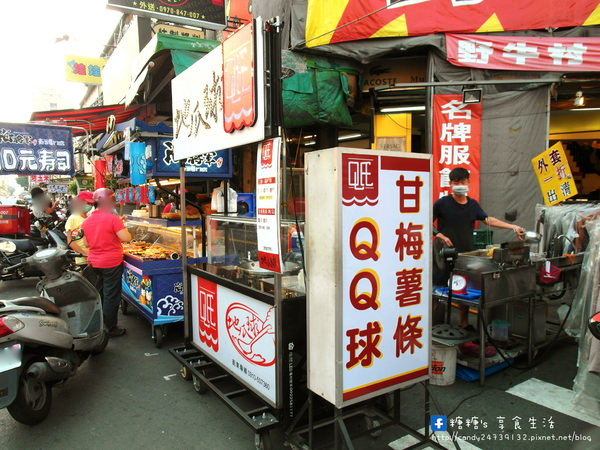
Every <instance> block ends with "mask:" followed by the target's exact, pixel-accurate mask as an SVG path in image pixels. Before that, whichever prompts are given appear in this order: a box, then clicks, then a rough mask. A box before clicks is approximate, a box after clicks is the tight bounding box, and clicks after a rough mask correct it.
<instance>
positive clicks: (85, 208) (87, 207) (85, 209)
mask: <svg viewBox="0 0 600 450" xmlns="http://www.w3.org/2000/svg"><path fill="white" fill-rule="evenodd" d="M83 210H84V211H85V212H86V213H88V212H90V211H91V210H92V205H85V206H84V207H83Z"/></svg>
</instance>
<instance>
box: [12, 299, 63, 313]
mask: <svg viewBox="0 0 600 450" xmlns="http://www.w3.org/2000/svg"><path fill="white" fill-rule="evenodd" d="M11 302H12V303H16V304H18V305H21V306H32V307H34V308H40V309H41V310H42V311H44V312H46V313H48V314H55V315H58V314H60V308H59V307H58V306H56V305H55V304H54V303H52V302H51V301H50V300H48V299H47V298H44V297H21V298H17V299H15V300H11Z"/></svg>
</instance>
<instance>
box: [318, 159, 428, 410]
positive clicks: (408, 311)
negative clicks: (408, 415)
mask: <svg viewBox="0 0 600 450" xmlns="http://www.w3.org/2000/svg"><path fill="white" fill-rule="evenodd" d="M324 152H330V153H329V154H327V153H324ZM430 167H431V164H430V159H429V156H428V155H411V154H406V153H405V154H401V153H398V152H385V151H372V150H346V149H332V150H326V151H323V152H313V153H310V154H308V155H307V174H308V175H307V196H308V200H307V207H308V214H307V231H306V233H307V236H308V238H309V240H308V267H307V272H308V279H309V291H308V303H309V387H310V389H311V390H313V391H314V392H316V393H317V394H319V395H321V396H323V397H324V398H325V399H326V400H328V401H329V402H331V403H333V404H334V405H336V406H337V407H343V406H346V405H349V404H352V403H356V402H359V401H362V400H365V399H367V398H370V397H373V396H376V395H381V394H382V393H384V392H388V391H391V390H394V389H397V388H399V387H401V386H404V385H407V384H413V383H416V382H418V381H421V380H423V379H426V378H428V376H429V359H430V348H429V346H430V339H431V337H430V293H431V271H430V262H431V257H430V255H431V188H430V184H431V169H430ZM328 211H332V213H331V214H329V213H328ZM326 222H330V223H333V226H332V230H331V232H330V231H329V230H327V229H323V227H322V224H323V223H326ZM323 248H328V249H329V250H327V251H326V252H323V250H322V249H323ZM319 249H321V250H320V251H319ZM335 280H339V281H340V282H339V283H334V281H335ZM332 298H334V299H335V302H332ZM332 303H334V306H333V307H332V306H331V304H332ZM324 342H335V343H336V344H335V345H333V346H331V347H328V346H324V345H323V343H324ZM327 348H329V350H327ZM328 351H330V352H331V354H330V355H327V352H328ZM313 352H314V355H313ZM319 352H321V353H322V352H325V356H323V355H317V353H319ZM336 361H340V362H341V364H336ZM323 365H325V367H323Z"/></svg>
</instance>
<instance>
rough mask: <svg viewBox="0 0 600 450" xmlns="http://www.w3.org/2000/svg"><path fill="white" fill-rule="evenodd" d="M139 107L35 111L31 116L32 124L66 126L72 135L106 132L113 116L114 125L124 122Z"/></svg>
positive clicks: (133, 114) (110, 106)
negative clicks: (69, 128) (107, 124)
mask: <svg viewBox="0 0 600 450" xmlns="http://www.w3.org/2000/svg"><path fill="white" fill-rule="evenodd" d="M140 109H141V107H131V108H127V107H125V106H124V105H109V106H96V107H91V108H83V109H63V110H61V111H37V112H34V113H32V114H31V121H32V122H46V123H51V124H53V125H66V126H69V127H79V128H73V134H74V135H83V134H85V131H83V130H82V129H80V128H83V129H85V130H87V131H88V132H89V133H90V134H94V133H99V132H104V131H106V121H107V120H108V118H109V117H110V116H115V124H117V123H121V122H126V121H128V120H130V119H132V118H133V117H135V116H136V115H137V114H138V113H139V112H140Z"/></svg>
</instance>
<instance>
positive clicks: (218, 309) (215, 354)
mask: <svg viewBox="0 0 600 450" xmlns="http://www.w3.org/2000/svg"><path fill="white" fill-rule="evenodd" d="M299 225H300V226H301V224H299ZM257 226H258V225H257V219H255V218H247V217H233V216H209V217H207V218H206V231H207V259H208V262H207V264H201V265H200V264H191V265H188V273H189V286H190V304H189V311H190V315H189V320H190V322H189V324H188V325H189V329H190V330H191V336H190V337H191V340H192V344H193V346H194V347H196V349H198V350H199V351H200V352H202V354H203V355H205V356H206V357H207V358H209V359H210V360H211V361H212V362H214V363H216V364H217V365H218V366H219V368H220V370H223V371H225V372H227V373H228V374H229V375H232V376H233V377H234V378H235V379H236V380H237V382H239V383H241V384H242V385H243V386H245V387H246V388H247V389H249V390H250V391H252V392H253V393H254V394H255V395H257V396H258V397H260V398H261V399H262V400H263V401H265V402H266V403H268V404H269V405H271V406H273V407H277V408H281V407H282V405H284V404H285V403H286V402H288V404H289V405H291V406H290V407H289V411H290V414H292V415H293V414H294V413H295V411H296V408H297V407H299V406H300V405H301V404H302V401H301V399H302V398H305V397H306V392H305V390H303V389H301V388H300V387H299V386H302V381H301V377H302V376H303V375H302V370H301V367H300V366H298V367H296V364H294V361H297V360H298V358H300V356H299V355H302V354H304V353H303V352H305V349H306V321H305V319H306V296H305V288H304V271H303V269H302V267H303V264H302V263H303V258H302V250H301V242H300V234H299V233H298V231H297V226H296V224H295V223H294V222H283V223H282V225H281V228H282V229H281V240H282V242H281V248H282V249H283V251H282V254H283V262H284V265H283V267H284V270H283V273H282V274H278V273H275V272H271V271H268V270H265V269H261V268H260V266H259V262H258V245H257ZM215 376H216V375H215ZM286 411H287V409H286Z"/></svg>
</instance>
